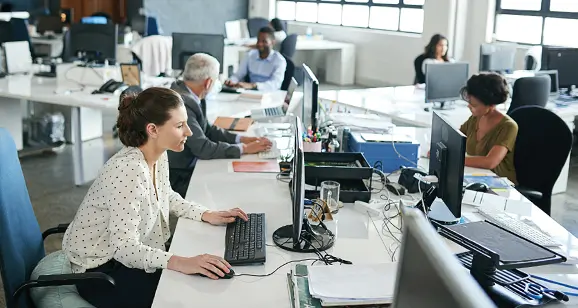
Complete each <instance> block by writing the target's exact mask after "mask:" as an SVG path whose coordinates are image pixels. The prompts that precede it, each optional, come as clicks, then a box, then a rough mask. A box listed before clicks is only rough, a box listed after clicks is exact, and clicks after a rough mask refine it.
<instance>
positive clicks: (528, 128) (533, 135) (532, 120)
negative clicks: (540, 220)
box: [510, 106, 572, 214]
mask: <svg viewBox="0 0 578 308" xmlns="http://www.w3.org/2000/svg"><path fill="white" fill-rule="evenodd" d="M510 116H511V117H512V119H514V121H516V123H518V137H517V138H516V144H515V150H514V167H515V168H516V177H517V180H518V185H519V186H521V187H524V188H529V189H531V190H536V191H539V192H541V193H542V196H543V197H542V201H543V202H541V204H536V205H537V206H538V207H539V208H541V209H542V210H543V211H544V212H546V213H547V214H550V199H551V196H552V189H553V187H554V184H555V183H556V180H557V179H558V176H559V175H560V172H561V171H562V168H563V167H564V164H565V163H566V160H567V159H568V155H569V154H570V149H571V148H572V133H571V132H570V128H568V125H567V124H566V123H565V122H564V121H563V120H562V119H561V118H560V117H559V116H558V115H556V114H555V113H553V112H552V111H550V110H548V109H545V108H542V107H539V106H524V107H520V108H517V109H516V110H514V111H513V112H512V114H511V115H510Z"/></svg>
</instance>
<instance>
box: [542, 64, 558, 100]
mask: <svg viewBox="0 0 578 308" xmlns="http://www.w3.org/2000/svg"><path fill="white" fill-rule="evenodd" d="M540 75H548V76H550V95H552V96H556V95H558V94H559V93H560V87H559V85H558V71H557V70H551V71H537V72H536V76H540Z"/></svg>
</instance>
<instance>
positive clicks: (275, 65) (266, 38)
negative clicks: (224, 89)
mask: <svg viewBox="0 0 578 308" xmlns="http://www.w3.org/2000/svg"><path fill="white" fill-rule="evenodd" d="M274 44H275V32H274V31H273V29H271V28H269V27H264V28H261V30H259V35H258V38H257V49H256V50H255V49H253V50H250V51H249V52H248V53H247V56H246V57H245V58H244V59H243V61H241V64H240V65H239V71H237V73H235V74H234V75H233V76H231V78H230V79H229V80H227V81H225V85H227V86H230V87H237V88H244V89H252V90H260V91H275V90H279V89H281V84H282V83H283V79H284V78H285V68H286V67H287V62H286V61H285V58H283V56H282V55H281V54H280V53H279V52H277V51H275V50H273V45H274ZM246 77H248V82H245V80H246V79H245V78H246Z"/></svg>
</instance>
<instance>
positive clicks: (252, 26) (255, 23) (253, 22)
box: [247, 17, 269, 37]
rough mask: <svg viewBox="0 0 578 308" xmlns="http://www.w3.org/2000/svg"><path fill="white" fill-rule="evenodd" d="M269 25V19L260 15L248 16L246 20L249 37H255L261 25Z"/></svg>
mask: <svg viewBox="0 0 578 308" xmlns="http://www.w3.org/2000/svg"><path fill="white" fill-rule="evenodd" d="M267 26H269V20H267V19H265V18H261V17H255V18H249V20H247V28H248V29H249V36H250V37H257V35H258V34H259V30H261V28H263V27H267Z"/></svg>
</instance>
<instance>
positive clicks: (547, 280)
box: [530, 275, 578, 296]
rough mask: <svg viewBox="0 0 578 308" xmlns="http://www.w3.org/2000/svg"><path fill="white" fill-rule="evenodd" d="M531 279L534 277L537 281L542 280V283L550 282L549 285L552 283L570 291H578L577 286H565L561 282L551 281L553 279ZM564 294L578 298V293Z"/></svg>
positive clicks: (539, 277)
mask: <svg viewBox="0 0 578 308" xmlns="http://www.w3.org/2000/svg"><path fill="white" fill-rule="evenodd" d="M530 277H532V278H534V279H537V280H542V281H545V282H548V283H551V284H555V285H559V286H561V287H565V288H568V289H571V290H578V287H575V286H572V285H569V284H565V283H562V282H559V281H555V280H551V279H548V278H544V277H541V276H536V275H530ZM562 293H564V294H566V295H568V296H578V293H570V292H562Z"/></svg>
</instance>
